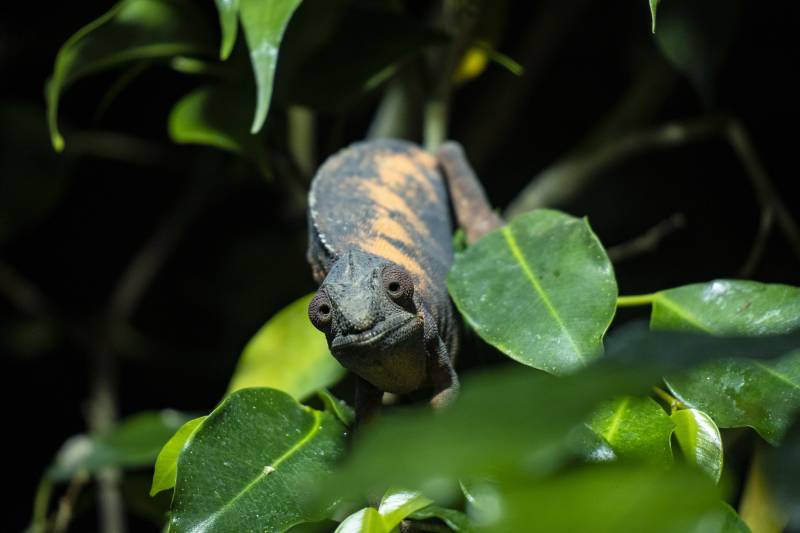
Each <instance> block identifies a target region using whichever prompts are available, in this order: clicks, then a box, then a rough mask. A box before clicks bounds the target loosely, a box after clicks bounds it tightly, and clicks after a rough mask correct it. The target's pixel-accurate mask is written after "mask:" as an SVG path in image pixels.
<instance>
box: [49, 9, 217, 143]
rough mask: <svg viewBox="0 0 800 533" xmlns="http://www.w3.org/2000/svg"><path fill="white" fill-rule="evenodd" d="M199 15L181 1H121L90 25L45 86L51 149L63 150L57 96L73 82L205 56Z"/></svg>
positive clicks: (205, 35) (70, 43) (61, 56)
mask: <svg viewBox="0 0 800 533" xmlns="http://www.w3.org/2000/svg"><path fill="white" fill-rule="evenodd" d="M203 21H204V17H203V13H202V11H201V10H199V9H198V8H197V6H195V5H194V4H193V3H191V2H186V1H183V0H123V1H122V2H119V3H118V4H116V5H115V6H114V7H112V8H111V10H109V11H108V12H107V13H105V14H104V15H102V16H101V17H100V18H98V19H96V20H94V21H92V22H90V23H89V24H87V25H86V26H84V27H83V28H81V29H80V30H78V31H77V32H76V33H75V34H74V35H73V36H72V37H70V38H69V39H68V40H67V42H66V43H64V45H63V46H62V47H61V49H60V50H59V51H58V55H57V56H56V61H55V65H54V67H53V75H52V77H51V78H50V80H49V81H48V84H47V91H46V93H47V94H46V96H47V118H48V124H49V127H50V136H51V139H52V143H53V147H54V148H55V149H56V150H57V151H59V152H60V151H61V150H63V149H64V138H63V137H62V136H61V133H60V132H59V131H58V103H59V99H60V97H61V93H62V92H63V91H64V89H66V88H67V87H68V86H69V85H71V84H72V83H74V82H75V81H76V80H78V79H80V78H82V77H84V76H86V75H88V74H91V73H94V72H97V71H100V70H105V69H109V68H112V67H116V66H118V65H121V64H124V63H128V62H131V61H138V60H141V59H162V58H169V57H173V56H177V55H192V54H208V53H211V49H210V47H209V46H208V42H209V33H210V32H209V31H207V28H206V26H205V24H204V23H203Z"/></svg>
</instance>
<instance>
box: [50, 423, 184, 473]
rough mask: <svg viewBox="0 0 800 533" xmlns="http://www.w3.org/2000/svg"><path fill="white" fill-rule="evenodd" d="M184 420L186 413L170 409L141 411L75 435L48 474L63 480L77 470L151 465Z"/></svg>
mask: <svg viewBox="0 0 800 533" xmlns="http://www.w3.org/2000/svg"><path fill="white" fill-rule="evenodd" d="M186 419H187V417H186V415H184V414H182V413H179V412H177V411H173V410H171V409H165V410H163V411H158V412H144V413H139V414H136V415H133V416H130V417H128V418H126V419H124V420H122V421H121V422H120V423H119V424H118V425H117V426H116V427H114V428H113V429H112V430H111V431H109V432H108V433H104V434H99V435H76V436H74V437H72V438H70V439H69V440H67V441H66V442H65V443H64V445H63V446H62V447H61V450H59V452H58V455H57V456H56V460H55V462H54V463H53V465H52V466H51V467H50V468H49V469H48V472H47V476H48V477H49V478H50V479H53V480H57V481H62V480H67V479H70V478H72V477H73V476H74V475H75V474H76V473H77V472H79V471H85V472H88V473H94V472H97V471H99V470H101V469H103V468H107V467H122V468H135V467H145V466H150V465H152V464H153V461H155V459H156V457H157V456H158V453H159V451H160V450H161V448H162V447H163V446H164V443H165V442H167V440H168V439H169V438H170V436H171V435H172V434H173V433H175V431H176V430H177V429H178V428H179V427H180V426H181V425H182V424H183V423H184V422H185V421H186Z"/></svg>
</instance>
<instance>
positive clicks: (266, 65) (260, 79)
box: [239, 0, 301, 133]
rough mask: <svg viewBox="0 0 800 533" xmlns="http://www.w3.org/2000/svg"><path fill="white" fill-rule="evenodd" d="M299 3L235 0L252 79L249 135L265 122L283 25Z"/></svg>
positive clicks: (285, 0) (286, 0) (296, 1)
mask: <svg viewBox="0 0 800 533" xmlns="http://www.w3.org/2000/svg"><path fill="white" fill-rule="evenodd" d="M300 2H301V0H282V1H280V2H265V1H263V0H239V16H240V18H241V21H242V28H243V30H244V37H245V39H246V40H247V46H248V48H249V49H250V62H251V63H252V65H253V73H254V74H255V78H256V109H255V115H254V117H253V123H252V126H251V127H250V132H251V133H258V131H259V130H261V127H262V126H263V125H264V121H265V120H266V119H267V112H268V111H269V104H270V100H271V99H272V82H273V78H274V76H275V66H276V65H277V64H278V48H279V46H280V44H281V39H282V38H283V32H284V31H285V30H286V25H287V24H288V23H289V19H290V18H291V17H292V14H293V13H294V10H295V9H297V6H299V5H300Z"/></svg>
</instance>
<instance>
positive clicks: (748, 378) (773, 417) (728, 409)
mask: <svg viewBox="0 0 800 533" xmlns="http://www.w3.org/2000/svg"><path fill="white" fill-rule="evenodd" d="M665 381H666V383H667V385H668V386H669V388H670V390H671V391H672V393H673V394H674V395H675V397H676V398H678V399H679V400H681V401H682V402H683V403H685V404H686V405H689V406H691V407H694V408H696V409H699V410H701V411H704V412H706V413H708V414H709V415H710V416H711V418H713V419H714V422H716V423H717V425H718V426H719V427H723V428H729V427H752V428H753V429H755V430H756V431H757V432H758V433H759V434H760V435H761V436H762V437H764V439H766V440H767V441H768V442H770V443H772V444H774V445H777V444H778V443H780V440H781V438H782V437H783V434H784V433H785V432H786V430H787V429H788V427H789V425H790V424H791V423H792V420H793V418H794V416H795V415H796V414H797V413H798V411H800V351H797V352H794V353H792V354H789V355H786V356H784V357H782V358H780V359H779V360H777V361H764V362H762V361H757V360H749V359H729V360H725V361H716V362H713V363H709V364H707V365H703V366H702V367H700V368H697V369H695V370H693V371H691V372H690V373H688V374H685V375H678V376H672V377H670V378H668V379H666V380H665Z"/></svg>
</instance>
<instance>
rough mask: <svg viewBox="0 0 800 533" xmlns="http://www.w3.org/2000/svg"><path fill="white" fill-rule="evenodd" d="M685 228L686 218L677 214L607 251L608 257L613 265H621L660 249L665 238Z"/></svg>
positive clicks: (681, 214)
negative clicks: (659, 246)
mask: <svg viewBox="0 0 800 533" xmlns="http://www.w3.org/2000/svg"><path fill="white" fill-rule="evenodd" d="M685 226H686V217H685V216H684V215H683V213H675V214H673V215H672V216H671V217H669V218H667V219H664V220H662V221H661V222H659V223H658V224H656V225H655V226H653V227H652V228H650V229H649V230H647V231H646V232H645V233H644V234H642V235H640V236H638V237H636V238H634V239H631V240H630V241H627V242H623V243H621V244H617V245H615V246H612V247H610V248H609V249H608V250H607V252H608V257H609V259H611V262H612V263H621V262H623V261H627V260H628V259H631V258H633V257H636V256H639V255H642V254H645V253H648V252H652V251H653V250H655V249H656V248H658V245H659V244H661V241H663V240H664V238H666V237H668V236H669V235H671V234H673V233H675V232H676V231H678V230H679V229H682V228H684V227H685Z"/></svg>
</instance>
